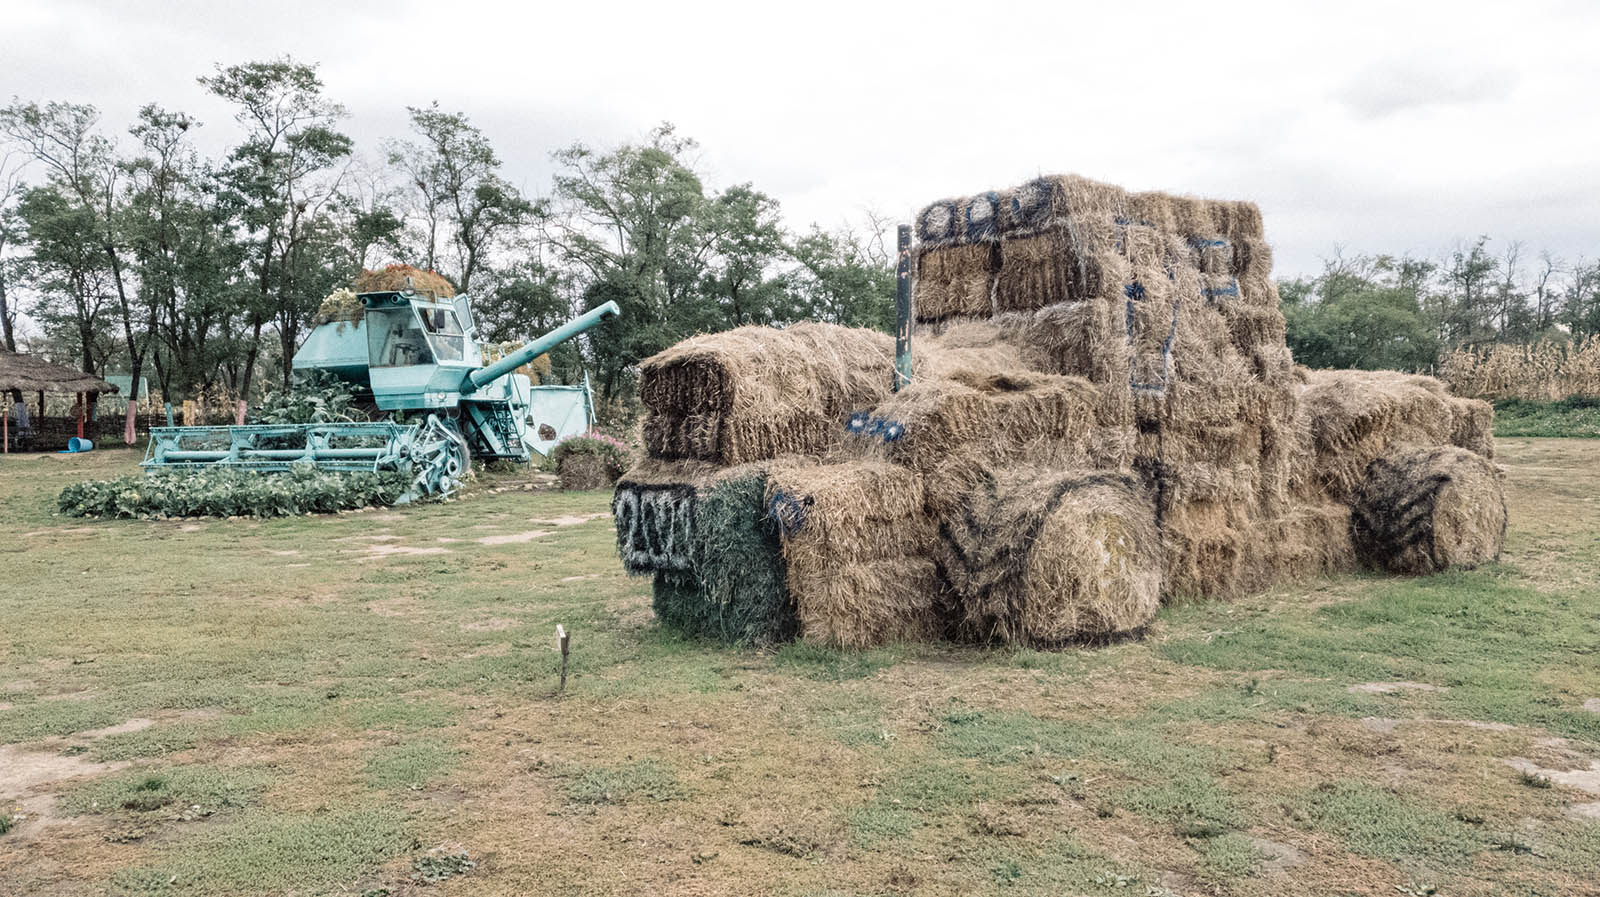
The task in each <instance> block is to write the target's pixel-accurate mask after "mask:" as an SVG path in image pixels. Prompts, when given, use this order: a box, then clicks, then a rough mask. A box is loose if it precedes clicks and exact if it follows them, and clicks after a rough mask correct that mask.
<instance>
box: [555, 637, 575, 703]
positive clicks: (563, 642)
mask: <svg viewBox="0 0 1600 897" xmlns="http://www.w3.org/2000/svg"><path fill="white" fill-rule="evenodd" d="M556 643H557V644H559V645H560V646H561V686H560V687H559V688H557V689H556V690H557V691H558V692H561V693H565V692H566V690H567V651H568V648H569V646H571V644H572V636H571V635H570V634H568V632H567V629H566V627H565V626H562V625H561V624H560V623H557V624H556Z"/></svg>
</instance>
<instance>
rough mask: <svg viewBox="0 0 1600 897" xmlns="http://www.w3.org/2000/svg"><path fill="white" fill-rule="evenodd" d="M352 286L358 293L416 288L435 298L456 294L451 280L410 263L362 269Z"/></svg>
mask: <svg viewBox="0 0 1600 897" xmlns="http://www.w3.org/2000/svg"><path fill="white" fill-rule="evenodd" d="M352 286H353V287H354V288H355V291H356V292H357V293H381V292H387V291H390V290H408V289H409V290H416V291H417V292H419V293H429V294H432V295H433V296H434V297H435V298H439V299H448V298H450V297H452V296H454V295H455V294H456V288H455V287H453V286H451V285H450V281H448V280H445V279H444V278H443V277H441V276H439V275H438V274H436V273H434V272H432V271H424V270H423V269H421V268H413V267H412V266H410V265H386V266H384V267H383V268H381V269H379V270H377V271H362V272H361V273H360V274H357V275H356V281H355V283H354V284H352Z"/></svg>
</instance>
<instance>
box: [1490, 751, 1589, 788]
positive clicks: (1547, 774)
mask: <svg viewBox="0 0 1600 897" xmlns="http://www.w3.org/2000/svg"><path fill="white" fill-rule="evenodd" d="M1505 763H1506V765H1507V766H1509V767H1511V768H1512V769H1515V770H1517V771H1519V772H1521V773H1523V774H1524V775H1528V776H1533V777H1535V778H1542V779H1548V780H1549V781H1550V782H1552V783H1554V784H1557V785H1565V786H1566V787H1568V788H1576V789H1577V790H1579V791H1583V792H1587V793H1589V794H1597V795H1600V760H1591V761H1590V762H1589V765H1588V767H1587V768H1583V769H1551V768H1549V767H1545V766H1540V765H1539V764H1537V763H1535V762H1533V761H1532V760H1529V759H1528V758H1526V757H1508V758H1506V761H1505Z"/></svg>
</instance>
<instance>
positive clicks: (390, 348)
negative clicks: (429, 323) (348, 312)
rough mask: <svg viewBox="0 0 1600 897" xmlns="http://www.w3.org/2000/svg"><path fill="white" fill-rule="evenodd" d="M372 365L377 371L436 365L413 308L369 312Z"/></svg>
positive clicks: (369, 354) (368, 348)
mask: <svg viewBox="0 0 1600 897" xmlns="http://www.w3.org/2000/svg"><path fill="white" fill-rule="evenodd" d="M367 352H368V361H369V362H370V364H371V365H372V366H373V367H375V368H393V367H405V366H407V365H413V364H432V363H433V352H432V351H431V350H430V349H429V348H428V339H427V337H425V336H424V335H423V331H422V327H421V326H419V325H418V324H417V314H416V312H415V311H414V310H412V309H410V308H386V309H382V310H374V311H369V312H367Z"/></svg>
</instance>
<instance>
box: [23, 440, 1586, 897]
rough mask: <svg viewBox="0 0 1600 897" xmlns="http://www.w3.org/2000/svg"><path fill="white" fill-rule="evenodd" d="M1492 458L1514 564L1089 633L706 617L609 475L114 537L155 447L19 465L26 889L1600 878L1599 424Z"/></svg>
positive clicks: (1189, 610) (903, 889)
mask: <svg viewBox="0 0 1600 897" xmlns="http://www.w3.org/2000/svg"><path fill="white" fill-rule="evenodd" d="M1501 449H1502V452H1501V458H1500V460H1501V461H1502V463H1504V464H1505V465H1506V467H1507V469H1508V471H1509V481H1508V482H1509V494H1510V499H1511V510H1512V515H1513V516H1512V529H1511V536H1510V543H1509V546H1508V550H1507V553H1506V557H1505V560H1504V562H1503V563H1501V564H1499V565H1496V566H1494V567H1492V568H1489V569H1482V570H1478V571H1475V572H1471V573H1464V574H1453V575H1447V576H1441V577H1437V578H1432V579H1424V580H1413V581H1405V580H1395V579H1385V578H1373V577H1361V576H1352V577H1344V578H1339V579H1336V580H1331V581H1319V582H1313V583H1307V584H1302V585H1300V586H1297V587H1294V588H1288V589H1282V590H1279V591H1276V592H1273V593H1270V594H1266V595H1262V596H1258V597H1255V598H1250V599H1248V600H1244V601H1239V602H1235V603H1231V604H1212V605H1195V606H1186V607H1175V608H1168V609H1166V610H1165V611H1163V613H1162V615H1161V617H1160V618H1159V620H1158V622H1157V625H1156V626H1155V627H1154V629H1153V631H1152V633H1151V634H1150V635H1149V636H1148V637H1147V638H1145V639H1143V640H1141V641H1136V642H1128V643H1123V644H1117V645H1112V646H1108V647H1103V648H1096V649H1092V650H1075V651H1069V652H1065V653H1060V654H1046V653H1035V652H1026V651H1004V650H982V649H976V648H963V647H956V646H907V647H901V648H891V649H882V650H876V651H869V652H865V653H839V652H835V651H830V650H825V649H821V648H816V647H811V646H807V645H803V644H802V645H793V646H789V647H786V648H783V649H781V650H776V651H771V652H755V651H742V650H734V649H730V648H725V647H720V646H716V645H710V644H699V643H693V642H686V641H683V640H681V639H679V638H676V637H674V636H673V635H672V634H670V633H668V632H663V631H662V630H660V629H659V628H657V627H656V625H655V624H654V622H653V618H652V616H651V614H650V611H649V599H648V585H647V583H645V582H644V581H639V580H630V579H627V578H626V577H624V576H622V575H621V573H620V571H619V567H618V564H617V561H616V558H615V555H614V551H613V548H612V534H611V529H610V526H609V522H608V520H607V519H606V518H605V516H604V515H605V511H606V507H607V503H608V496H607V495H605V494H601V493H568V494H563V493H557V492H528V491H522V490H520V489H516V488H508V487H509V486H511V482H510V481H509V480H496V481H493V482H490V483H486V484H483V485H481V486H480V487H479V489H478V491H477V493H476V494H475V495H473V496H471V497H469V498H467V499H465V500H462V501H458V502H454V503H450V504H446V505H432V506H422V507H416V508H412V509H407V510H395V511H370V512H365V513H358V514H348V515H342V516H337V517H325V518H298V519H289V520H277V521H250V520H231V521H230V520H200V521H167V522H142V521H121V522H94V521H88V522H85V521H78V520H68V519H64V518H60V517H56V516H53V514H52V511H53V508H54V499H55V495H56V493H57V492H58V491H59V490H60V489H61V487H62V486H64V485H65V484H67V483H68V482H71V481H73V480H76V479H81V478H86V477H105V476H109V475H113V474H116V473H121V472H125V471H127V470H129V469H130V468H131V467H132V465H133V464H134V463H135V458H134V456H133V455H132V454H131V453H129V452H126V451H104V452H102V451H97V452H95V453H93V454H92V455H87V456H64V455H63V456H57V455H49V456H23V457H15V456H14V457H11V458H6V459H4V460H3V461H0V582H3V586H0V830H5V831H4V833H3V834H0V894H4V895H13V894H15V895H22V894H27V895H63V894H130V895H131V894H171V895H231V894H253V895H254V894H298V895H308V894H323V893H326V894H348V895H368V897H377V895H384V894H388V895H401V894H439V895H451V894H519V895H521V894H541V895H544V894H551V895H568V894H602V895H624V894H651V895H669V894H695V895H750V894H776V895H819V897H820V895H880V894H884V895H887V894H894V895H900V894H906V895H910V894H919V895H920V894H928V895H945V894H948V895H958V894H959V895H969V894H987V893H994V894H1019V895H1020V894H1040V895H1044V894H1050V895H1055V894H1091V895H1092V894H1122V895H1127V894H1133V895H1146V897H1149V895H1167V894H1182V895H1200V894H1207V895H1217V894H1220V895H1278V894H1297V895H1298V894H1371V895H1379V894H1381V895H1388V897H1393V895H1396V894H1403V895H1424V894H1440V895H1490V894H1523V895H1534V894H1540V895H1558V894H1559V895H1570V894H1584V893H1591V894H1592V893H1596V892H1597V889H1600V885H1597V884H1596V874H1595V873H1596V870H1597V869H1600V761H1597V759H1596V758H1600V700H1597V699H1600V653H1597V652H1600V599H1597V598H1596V597H1595V596H1596V594H1597V593H1600V515H1597V513H1596V496H1600V441H1592V440H1537V439H1508V440H1502V443H1501ZM497 489H498V490H501V491H496V490H497ZM557 623H561V624H564V625H565V626H566V627H567V628H568V629H569V630H571V631H572V632H573V643H572V644H573V656H572V672H571V677H570V679H569V681H568V683H567V689H566V693H565V695H562V696H557V695H555V694H554V691H555V687H556V675H557V668H558V656H557V654H556V652H555V650H554V638H553V636H554V630H555V626H556V624H557ZM7 829H8V830H7Z"/></svg>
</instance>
